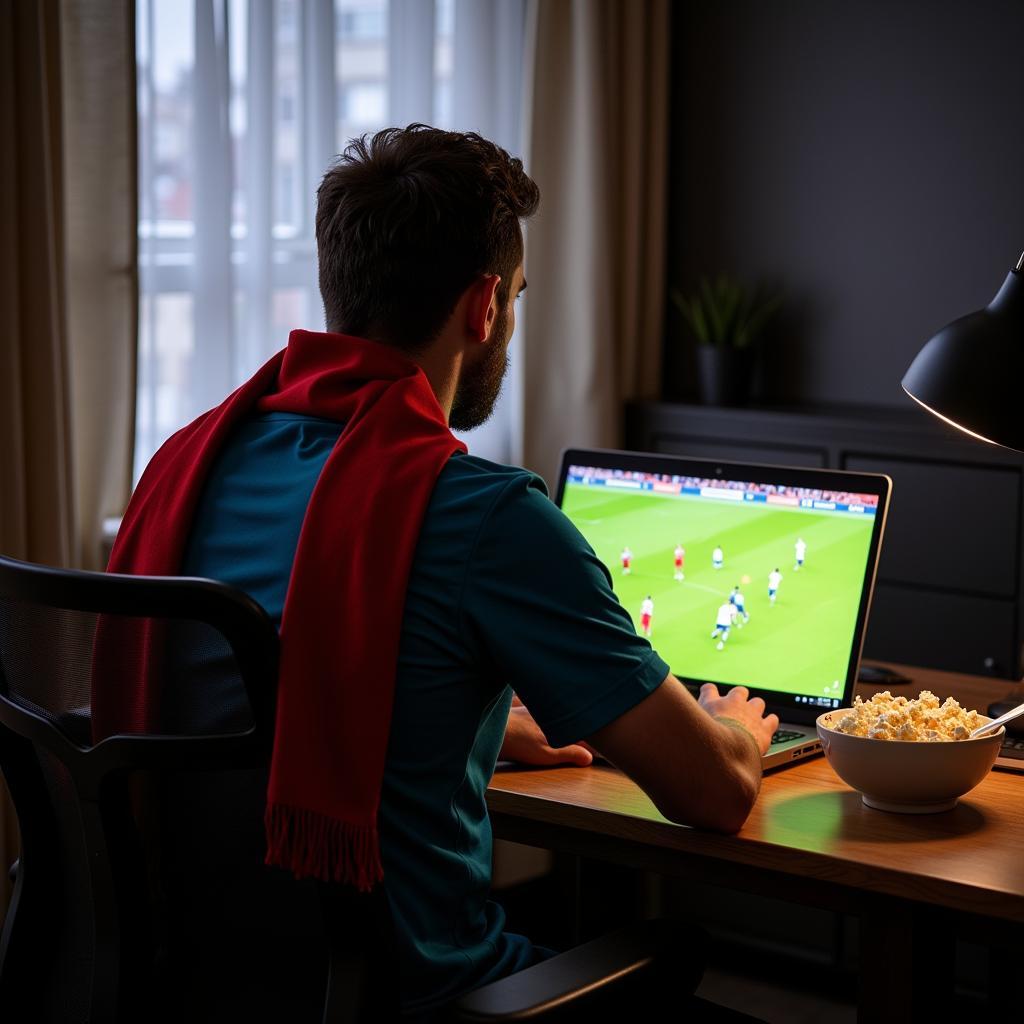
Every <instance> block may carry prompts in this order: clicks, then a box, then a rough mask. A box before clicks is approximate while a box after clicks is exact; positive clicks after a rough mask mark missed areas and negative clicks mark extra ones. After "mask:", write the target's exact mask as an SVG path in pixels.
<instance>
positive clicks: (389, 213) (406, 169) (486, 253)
mask: <svg viewBox="0 0 1024 1024" xmlns="http://www.w3.org/2000/svg"><path fill="white" fill-rule="evenodd" d="M539 201H540V193H539V191H538V189H537V186H536V185H535V184H534V183H533V181H532V180H531V179H530V178H529V177H528V176H527V175H526V173H525V172H524V171H523V165H522V162H521V161H519V160H517V159H514V158H513V157H510V156H509V155H508V153H506V152H505V150H503V149H501V148H500V147H499V146H496V145H494V143H492V142H488V141H487V140H486V139H483V138H481V137H480V136H479V135H476V134H474V133H471V132H469V133H462V132H446V131H441V130H440V129H437V128H429V127H427V126H425V125H420V124H413V125H410V126H409V127H408V128H386V129H384V130H383V131H379V132H377V133H376V134H375V135H373V136H372V137H369V138H368V137H367V136H363V137H361V138H358V139H354V140H353V141H352V142H350V143H349V145H348V146H347V147H346V149H345V151H344V153H342V155H341V157H340V158H339V160H338V161H337V163H335V165H334V166H333V167H332V168H331V169H330V170H329V171H328V172H327V174H326V175H324V179H323V182H322V183H321V185H320V189H319V191H318V192H317V214H316V238H317V249H318V253H319V261H320V292H321V294H322V296H323V300H324V312H325V314H326V320H327V328H328V330H331V331H338V332H341V333H344V334H355V335H359V336H361V337H367V338H372V339H374V340H377V341H382V342H385V343H387V344H390V345H394V346H396V347H398V348H402V349H405V350H406V351H409V352H412V353H415V352H419V351H422V350H423V349H424V348H425V347H426V346H428V345H429V344H430V342H431V341H432V340H434V339H435V338H436V337H437V335H438V333H439V332H440V331H441V329H442V328H443V327H444V325H445V324H446V322H447V321H448V318H449V317H450V316H451V315H452V312H453V311H454V309H455V306H456V304H457V303H458V301H459V299H460V298H461V297H462V295H463V293H464V292H465V291H466V289H467V288H469V287H470V286H471V285H473V284H474V283H477V282H479V281H480V279H481V278H483V277H486V276H496V277H499V278H500V281H499V282H498V283H497V285H496V291H495V293H494V298H495V300H496V302H497V308H498V310H499V311H500V312H501V313H502V314H503V315H505V311H506V310H507V308H508V307H509V305H510V302H511V299H512V298H513V295H512V293H511V289H512V285H513V276H514V273H515V271H516V269H517V268H518V267H520V266H521V264H522V261H523V236H522V230H521V228H520V220H521V219H523V218H525V217H529V216H530V215H531V214H532V213H533V212H534V211H535V210H536V208H537V205H538V203H539ZM502 326H506V327H507V324H506V325H502V324H499V323H495V324H493V329H496V328H498V327H502ZM505 340H506V341H507V339H505ZM495 358H496V357H495ZM499 362H500V364H501V366H500V367H499V368H500V369H501V370H502V373H503V366H504V361H503V359H502V360H500V361H499ZM497 372H498V370H497V369H496V368H494V367H492V374H496V373H497ZM500 382H501V379H500V376H499V377H498V381H497V384H498V385H500ZM453 425H454V424H453Z"/></svg>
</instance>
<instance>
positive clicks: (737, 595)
mask: <svg viewBox="0 0 1024 1024" xmlns="http://www.w3.org/2000/svg"><path fill="white" fill-rule="evenodd" d="M729 604H731V605H732V606H733V607H734V608H735V609H736V613H737V615H739V616H740V617H742V619H743V622H749V621H750V615H749V613H748V612H747V605H746V598H745V597H744V596H743V591H742V590H740V588H739V584H737V585H736V586H735V587H733V588H732V593H731V594H730V595H729ZM743 622H740V621H739V619H737V621H736V625H737V626H739V627H740V629H742V628H743Z"/></svg>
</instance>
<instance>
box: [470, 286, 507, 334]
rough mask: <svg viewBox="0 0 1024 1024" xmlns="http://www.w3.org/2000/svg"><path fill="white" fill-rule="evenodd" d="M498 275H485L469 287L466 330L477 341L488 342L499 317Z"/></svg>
mask: <svg viewBox="0 0 1024 1024" xmlns="http://www.w3.org/2000/svg"><path fill="white" fill-rule="evenodd" d="M500 283H501V278H500V277H499V276H498V275H497V274H484V275H483V276H482V277H480V278H479V279H477V280H476V281H474V282H473V284H471V285H470V286H469V289H468V290H469V302H468V303H467V305H466V329H467V330H468V331H469V333H470V335H471V336H472V337H473V338H474V339H475V340H476V341H486V340H487V337H488V335H489V334H490V333H491V328H492V327H493V326H494V321H495V319H496V318H497V316H498V295H497V292H498V285H499V284H500Z"/></svg>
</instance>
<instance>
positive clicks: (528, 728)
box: [498, 698, 594, 768]
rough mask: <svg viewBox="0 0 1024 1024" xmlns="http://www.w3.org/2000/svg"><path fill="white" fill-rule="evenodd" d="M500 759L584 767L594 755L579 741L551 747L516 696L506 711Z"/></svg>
mask: <svg viewBox="0 0 1024 1024" xmlns="http://www.w3.org/2000/svg"><path fill="white" fill-rule="evenodd" d="M498 758H499V760H502V761H519V762H520V763H521V764H536V765H555V764H573V765H577V766H578V767H581V768H584V767H586V766H587V765H588V764H590V763H591V762H592V761H593V760H594V755H593V754H591V752H590V751H589V750H587V749H586V748H585V747H583V746H581V745H580V744H578V743H571V744H570V745H569V746H567V747H552V746H550V745H549V744H548V740H547V737H546V736H545V735H544V733H543V732H542V731H541V728H540V726H539V725H538V724H537V723H536V722H535V721H534V720H533V715H531V714H530V712H529V711H527V710H526V707H525V706H524V705H523V703H522V702H521V701H520V700H519V699H518V698H516V699H515V700H514V702H513V705H512V708H511V710H510V711H509V714H508V725H507V726H505V742H504V743H502V745H501V753H500V754H499V755H498Z"/></svg>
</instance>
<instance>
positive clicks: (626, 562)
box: [619, 544, 633, 576]
mask: <svg viewBox="0 0 1024 1024" xmlns="http://www.w3.org/2000/svg"><path fill="white" fill-rule="evenodd" d="M619 561H621V562H622V575H623V576H628V575H629V574H630V572H631V571H632V570H631V569H630V566H631V565H632V564H633V552H632V551H630V550H629V545H628V544H627V545H626V546H625V547H624V548H623V549H622V554H621V555H619Z"/></svg>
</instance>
